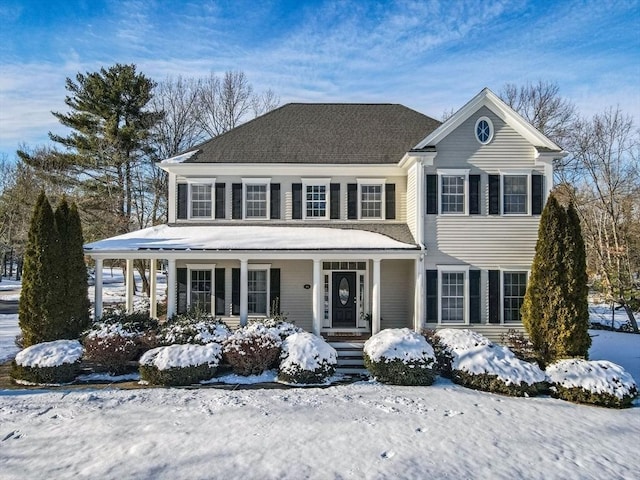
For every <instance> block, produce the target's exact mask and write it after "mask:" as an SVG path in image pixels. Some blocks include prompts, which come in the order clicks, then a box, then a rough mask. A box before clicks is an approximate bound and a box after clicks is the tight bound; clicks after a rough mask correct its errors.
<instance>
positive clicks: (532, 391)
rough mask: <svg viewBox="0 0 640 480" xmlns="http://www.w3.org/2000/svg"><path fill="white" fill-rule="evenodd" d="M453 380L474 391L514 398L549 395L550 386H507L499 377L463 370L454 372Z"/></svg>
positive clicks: (522, 383) (539, 383)
mask: <svg viewBox="0 0 640 480" xmlns="http://www.w3.org/2000/svg"><path fill="white" fill-rule="evenodd" d="M451 379H452V380H453V382H454V383H457V384H458V385H462V386H463V387H467V388H471V389H473V390H482V391H483V392H491V393H501V394H503V395H510V396H512V397H526V396H530V397H534V396H536V395H541V394H544V393H547V391H548V390H549V384H548V383H547V382H538V383H532V384H528V383H525V382H521V383H519V384H515V383H511V384H507V383H506V382H505V381H504V380H502V379H500V378H499V377H498V376H497V375H491V374H488V373H468V372H465V371H462V370H453V371H452V372H451Z"/></svg>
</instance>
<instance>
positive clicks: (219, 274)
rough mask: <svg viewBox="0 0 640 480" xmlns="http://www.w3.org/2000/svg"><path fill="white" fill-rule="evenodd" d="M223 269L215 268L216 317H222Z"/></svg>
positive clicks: (223, 311)
mask: <svg viewBox="0 0 640 480" xmlns="http://www.w3.org/2000/svg"><path fill="white" fill-rule="evenodd" d="M224 281H225V279H224V268H216V277H215V282H216V309H215V312H216V315H224V313H225V310H224V287H225V285H224Z"/></svg>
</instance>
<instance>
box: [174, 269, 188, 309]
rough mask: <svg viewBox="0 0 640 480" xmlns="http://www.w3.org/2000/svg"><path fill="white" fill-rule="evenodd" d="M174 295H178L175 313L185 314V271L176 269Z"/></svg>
mask: <svg viewBox="0 0 640 480" xmlns="http://www.w3.org/2000/svg"><path fill="white" fill-rule="evenodd" d="M176 277H177V278H176V283H177V288H176V294H177V295H178V298H177V302H176V306H177V309H176V311H177V312H178V313H185V312H186V311H187V269H186V268H178V269H176Z"/></svg>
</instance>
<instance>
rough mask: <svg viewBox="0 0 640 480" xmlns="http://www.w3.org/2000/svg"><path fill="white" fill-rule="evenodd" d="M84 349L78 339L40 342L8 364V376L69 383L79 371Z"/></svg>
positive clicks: (33, 381)
mask: <svg viewBox="0 0 640 480" xmlns="http://www.w3.org/2000/svg"><path fill="white" fill-rule="evenodd" d="M82 355H83V349H82V346H81V345H80V342H78V341H77V340H55V341H51V342H43V343H38V344H35V345H31V346H30V347H27V348H25V349H24V350H21V351H20V352H18V354H17V355H16V357H15V359H14V360H13V362H12V364H11V373H10V375H11V377H12V378H13V379H15V380H23V381H27V382H31V383H39V384H60V383H69V382H72V381H73V380H75V378H76V376H77V375H78V374H79V373H80V361H81V358H82Z"/></svg>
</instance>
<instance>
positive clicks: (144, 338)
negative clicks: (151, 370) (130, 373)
mask: <svg viewBox="0 0 640 480" xmlns="http://www.w3.org/2000/svg"><path fill="white" fill-rule="evenodd" d="M157 327H158V323H157V322H156V321H155V320H153V319H150V318H149V316H148V315H147V314H146V313H131V314H125V313H120V312H110V313H107V314H106V315H105V316H104V317H102V318H101V319H100V320H99V321H98V322H95V323H93V325H91V327H90V328H89V330H87V331H86V332H85V333H84V334H83V336H82V343H83V345H84V348H85V351H86V354H85V359H86V360H89V361H91V362H95V363H97V364H98V365H100V366H101V367H103V368H104V369H105V370H107V371H108V372H110V373H112V374H114V375H119V374H121V373H124V372H126V371H127V370H128V363H129V362H131V361H134V360H137V359H138V358H139V357H140V355H141V354H142V353H143V352H145V351H147V350H149V349H150V348H153V347H155V346H156V345H157V340H156V329H157Z"/></svg>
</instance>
